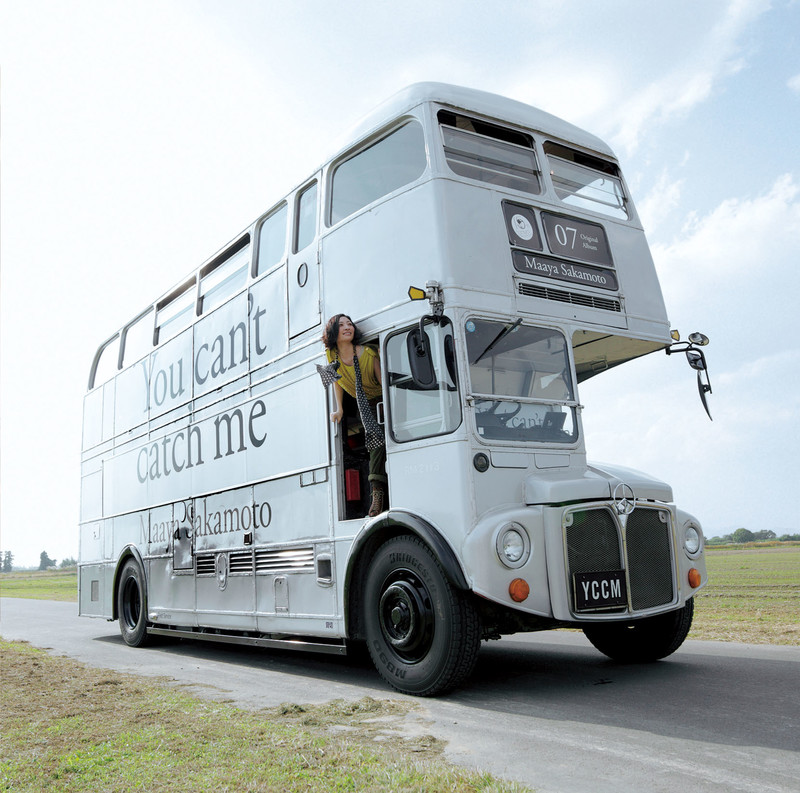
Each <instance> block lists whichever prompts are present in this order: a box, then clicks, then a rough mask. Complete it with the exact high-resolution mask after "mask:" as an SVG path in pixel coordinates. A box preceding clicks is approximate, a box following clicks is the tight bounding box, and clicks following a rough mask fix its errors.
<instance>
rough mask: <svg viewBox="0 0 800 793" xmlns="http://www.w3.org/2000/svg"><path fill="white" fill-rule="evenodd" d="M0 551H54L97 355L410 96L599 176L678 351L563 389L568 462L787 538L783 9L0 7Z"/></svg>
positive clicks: (617, 5)
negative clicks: (367, 121) (502, 118)
mask: <svg viewBox="0 0 800 793" xmlns="http://www.w3.org/2000/svg"><path fill="white" fill-rule="evenodd" d="M0 69H2V71H1V72H0V158H1V165H2V171H0V198H1V199H2V203H0V233H1V236H0V550H2V551H11V552H12V553H13V554H14V561H15V564H17V565H38V563H39V558H40V553H41V552H42V551H46V552H47V553H48V555H49V556H50V557H51V558H53V559H56V560H62V559H64V558H66V557H77V555H78V520H79V490H80V468H79V458H80V445H81V421H82V399H83V394H84V392H85V389H86V384H87V379H88V374H89V367H90V364H91V362H92V358H93V355H94V352H95V350H96V349H97V347H98V346H99V345H100V344H101V343H102V342H103V341H104V340H105V339H107V338H108V337H109V336H111V335H112V334H113V333H114V332H115V331H116V330H117V329H118V328H119V327H120V326H121V325H122V324H123V323H124V322H126V321H128V320H129V319H132V318H133V317H134V316H135V315H136V314H137V313H139V312H140V311H141V310H142V309H143V308H145V307H146V306H147V305H148V304H150V303H152V302H153V301H154V300H155V299H156V298H157V297H159V296H160V295H162V294H164V293H165V292H166V291H167V290H168V289H169V288H170V287H171V286H173V285H175V284H176V283H178V282H179V281H180V280H181V279H182V278H183V277H184V276H186V275H188V274H189V273H190V272H191V271H192V270H194V269H195V268H196V267H197V266H198V265H199V264H201V263H202V262H203V261H205V260H206V259H208V257H209V256H211V254H213V253H214V252H215V251H217V250H218V249H220V248H221V247H222V246H223V245H225V244H226V243H227V242H228V241H229V240H230V239H232V238H233V237H234V236H235V235H236V234H237V233H238V232H239V231H241V230H242V229H243V228H244V227H245V226H247V225H248V224H249V223H250V222H251V221H252V220H254V219H255V218H256V217H257V216H258V215H260V214H261V213H262V212H263V211H265V210H266V209H268V208H269V207H270V206H271V205H272V204H273V203H275V202H276V201H277V200H278V199H280V198H281V197H282V196H283V195H284V194H285V193H287V192H288V191H289V190H290V189H292V188H293V187H294V186H296V185H297V184H298V183H299V182H301V181H302V180H303V179H304V178H305V177H306V176H308V175H310V173H311V172H312V171H313V170H314V168H315V167H317V166H318V165H320V164H322V162H323V161H324V160H325V159H326V158H327V157H328V156H329V155H330V154H331V153H333V151H334V148H335V146H336V144H337V143H338V142H339V141H341V140H342V135H343V134H345V133H346V131H347V129H348V128H349V127H350V126H351V125H352V124H353V123H355V122H356V121H357V120H358V119H359V118H360V117H361V116H363V115H364V114H365V113H367V112H368V111H369V110H371V109H372V108H373V107H375V106H376V105H377V104H379V103H380V102H381V101H383V100H384V99H386V98H387V97H389V96H391V95H392V94H393V93H395V92H396V91H397V90H399V89H400V88H402V87H404V86H406V85H408V84H410V83H413V82H418V81H423V80H435V81H441V82H448V83H454V84H457V85H464V86H468V87H471V88H479V89H483V90H487V91H491V92H494V93H497V94H501V95H504V96H507V97H511V98H514V99H517V100H520V101H523V102H526V103H528V104H532V105H535V106H537V107H539V108H541V109H543V110H546V111H548V112H550V113H553V114H555V115H557V116H560V117H562V118H564V119H566V120H567V121H570V122H572V123H574V124H577V125H578V126H581V127H583V128H584V129H587V130H588V131H590V132H592V133H593V134H595V135H597V136H599V137H601V138H603V139H604V140H606V141H607V142H608V143H609V144H610V145H611V147H612V148H613V149H614V151H615V153H616V154H617V156H618V157H619V159H620V162H621V165H622V169H623V172H624V173H625V176H626V180H627V182H628V185H629V187H630V189H631V192H632V194H633V199H634V202H635V203H636V205H637V208H638V210H639V213H640V215H641V216H642V218H643V222H644V225H645V230H646V232H647V236H648V239H649V242H650V245H651V248H652V251H653V256H654V259H655V262H656V266H657V269H658V274H659V278H660V280H661V284H662V288H663V291H664V296H665V300H666V303H667V310H668V314H669V317H670V321H671V324H672V326H673V327H675V328H678V329H679V330H680V331H681V332H682V334H683V335H684V337H685V336H686V335H687V334H688V333H689V332H692V331H695V330H699V331H702V332H704V333H705V334H706V335H708V336H709V337H710V339H711V344H710V345H709V346H708V347H707V348H706V354H707V358H708V362H709V370H710V376H711V385H712V388H713V394H712V395H711V397H710V402H711V405H710V406H711V411H712V415H713V418H714V420H713V422H711V421H709V420H708V418H707V417H706V415H705V413H704V411H703V409H702V407H701V405H700V401H699V398H698V395H697V389H696V384H695V379H694V377H695V375H694V373H693V372H692V371H691V370H690V369H689V367H688V366H687V365H686V363H685V360H684V359H683V357H682V356H671V357H667V356H665V355H664V354H662V353H659V354H657V355H651V356H648V357H646V358H644V359H641V360H639V361H636V362H633V363H631V364H629V365H627V366H624V367H620V368H619V369H617V370H615V371H612V372H609V373H607V374H605V375H604V376H603V377H596V378H594V379H593V380H592V381H589V382H588V383H587V384H585V386H586V387H585V388H582V391H581V395H580V396H581V401H582V403H583V404H584V405H585V410H584V413H583V420H584V427H585V430H586V444H587V451H588V454H589V457H590V459H593V460H598V461H604V462H614V463H618V464H621V465H627V466H630V467H633V468H639V469H641V470H644V471H647V472H648V473H650V474H652V475H654V476H656V477H658V478H659V479H662V480H664V481H667V482H669V483H670V484H671V485H672V487H673V490H674V494H675V499H676V502H677V503H678V504H679V505H680V506H681V507H682V508H684V509H687V510H688V511H690V512H691V513H693V514H694V515H696V516H697V517H698V518H699V519H700V520H701V522H702V524H703V526H704V529H705V532H706V534H707V535H708V536H715V535H722V534H726V533H729V532H731V531H733V530H735V529H736V528H739V527H745V528H748V529H750V530H751V531H760V530H762V529H772V530H774V531H776V532H777V533H778V534H779V535H780V534H783V533H796V532H798V531H800V518H798V517H797V512H795V511H794V510H788V509H787V507H786V506H785V504H791V503H793V500H794V498H795V494H796V491H797V482H798V474H800V464H798V454H797V449H796V448H795V447H796V445H797V443H798V441H800V418H799V417H800V395H799V394H800V387H799V386H800V381H799V379H798V371H800V343H798V340H797V338H796V337H795V334H794V324H795V316H796V314H797V311H796V301H797V299H798V295H800V277H799V276H798V269H797V266H798V264H799V263H800V262H798V248H799V247H800V133H798V130H800V0H772V2H769V1H768V0H703V2H700V3H698V2H697V0H648V1H647V2H643V1H642V0H505V1H504V2H502V3H487V2H473V0H461V1H460V2H455V0H437V2H435V3H431V2H429V0H425V1H424V2H423V1H422V0H407V2H402V3H397V2H395V3H389V2H384V1H383V0H368V1H362V0H339V2H337V3H331V2H328V1H327V0H292V1H291V2H272V1H271V0H262V1H261V2H256V1H255V0H236V2H230V0H195V1H194V2H190V0H170V2H164V1H163V0H158V1H157V2H156V1H154V0H139V2H136V3H131V2H118V0H71V1H70V2H69V3H65V2H61V0H58V1H56V0H52V1H49V0H0Z"/></svg>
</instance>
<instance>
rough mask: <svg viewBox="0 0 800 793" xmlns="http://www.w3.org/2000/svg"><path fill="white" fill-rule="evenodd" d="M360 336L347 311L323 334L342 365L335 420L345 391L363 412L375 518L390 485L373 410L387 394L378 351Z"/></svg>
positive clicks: (328, 349) (330, 356) (340, 412)
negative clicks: (360, 342)
mask: <svg viewBox="0 0 800 793" xmlns="http://www.w3.org/2000/svg"><path fill="white" fill-rule="evenodd" d="M358 339H359V334H358V328H357V327H356V326H355V323H354V322H353V320H351V319H350V317H348V316H347V314H334V315H333V316H332V317H331V318H330V319H329V320H328V324H327V325H326V326H325V332H324V333H323V334H322V342H323V344H324V345H325V354H326V356H327V358H328V363H334V364H335V363H338V364H339V366H338V369H337V370H336V374H337V375H339V377H338V378H337V379H336V382H335V383H334V384H333V390H334V394H335V396H336V410H335V411H334V412H333V413H331V421H333V422H334V423H335V424H338V423H339V422H340V421H341V420H342V416H343V415H344V407H343V400H344V396H343V394H344V392H345V391H346V392H347V393H348V394H350V396H351V397H353V398H354V399H355V400H356V402H357V404H358V407H359V412H360V414H361V423H362V425H363V426H364V433H365V436H366V438H367V448H368V449H369V483H370V487H371V489H372V500H371V503H370V508H369V513H368V515H369V517H371V518H374V517H375V516H376V515H379V514H380V513H381V512H383V509H384V501H385V500H386V485H387V479H386V446H385V445H384V443H383V437H382V432H381V428H380V427H379V426H378V425H377V422H376V421H375V417H374V415H373V413H372V411H373V410H374V408H375V405H377V403H378V402H380V400H381V396H382V393H383V392H382V390H381V363H380V359H379V358H378V353H377V352H376V351H375V350H374V349H372V347H365V346H363V345H361V344H359V343H358ZM359 391H360V392H361V393H359Z"/></svg>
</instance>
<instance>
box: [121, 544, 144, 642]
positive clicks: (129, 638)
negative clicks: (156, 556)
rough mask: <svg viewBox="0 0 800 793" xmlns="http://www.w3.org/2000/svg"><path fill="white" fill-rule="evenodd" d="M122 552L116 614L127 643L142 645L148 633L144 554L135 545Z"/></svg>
mask: <svg viewBox="0 0 800 793" xmlns="http://www.w3.org/2000/svg"><path fill="white" fill-rule="evenodd" d="M126 550H127V551H128V552H127V553H124V554H123V555H121V556H120V560H119V562H118V564H117V572H116V574H115V576H114V617H115V618H117V619H119V629H120V633H121V634H122V638H123V640H124V641H125V643H126V644H127V645H129V646H131V647H143V646H144V645H146V644H147V643H148V640H149V635H148V633H147V577H146V575H145V571H144V564H143V562H142V557H141V555H140V554H139V553H138V552H137V551H136V549H135V548H131V549H126Z"/></svg>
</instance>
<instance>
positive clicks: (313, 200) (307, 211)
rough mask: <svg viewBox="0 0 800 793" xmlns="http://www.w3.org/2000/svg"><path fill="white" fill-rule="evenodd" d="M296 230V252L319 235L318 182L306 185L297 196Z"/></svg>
mask: <svg viewBox="0 0 800 793" xmlns="http://www.w3.org/2000/svg"><path fill="white" fill-rule="evenodd" d="M296 206H297V216H296V218H295V230H294V252H295V253H297V252H298V251H302V250H303V249H304V248H306V247H308V246H309V245H310V244H311V243H312V242H313V241H314V237H316V235H317V183H316V182H314V183H313V184H311V185H309V186H308V187H306V189H305V190H303V192H302V193H300V194H299V195H298V196H297V205H296Z"/></svg>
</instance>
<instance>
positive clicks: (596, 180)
mask: <svg viewBox="0 0 800 793" xmlns="http://www.w3.org/2000/svg"><path fill="white" fill-rule="evenodd" d="M544 151H545V154H546V155H547V162H548V164H549V166H550V177H551V178H552V180H553V187H554V189H555V191H556V195H557V196H558V197H559V198H560V199H561V200H562V201H563V202H564V203H565V204H569V205H570V206H577V207H583V208H584V209H591V210H593V211H594V212H600V213H602V214H603V215H609V216H610V217H612V218H622V219H624V220H627V219H628V218H629V217H630V216H629V214H628V208H627V199H626V197H625V191H624V190H623V189H622V179H620V175H619V169H618V168H617V166H616V165H614V163H611V162H608V161H607V160H601V159H600V158H599V157H592V156H591V155H589V154H585V153H583V152H580V151H576V150H574V149H570V148H568V147H567V146H562V145H560V144H558V143H552V142H550V141H548V142H547V143H545V144H544Z"/></svg>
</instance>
